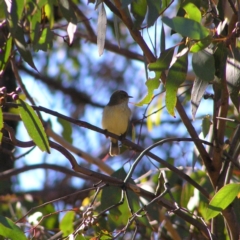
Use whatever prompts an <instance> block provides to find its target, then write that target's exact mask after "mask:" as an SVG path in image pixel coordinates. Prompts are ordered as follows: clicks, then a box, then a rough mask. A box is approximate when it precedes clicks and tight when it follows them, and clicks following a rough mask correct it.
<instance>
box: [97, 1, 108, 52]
mask: <svg viewBox="0 0 240 240" xmlns="http://www.w3.org/2000/svg"><path fill="white" fill-rule="evenodd" d="M106 29H107V16H106V11H105V7H104V4H103V3H101V4H100V5H99V13H98V23H97V46H98V54H99V56H101V55H102V54H103V50H104V45H105V38H106Z"/></svg>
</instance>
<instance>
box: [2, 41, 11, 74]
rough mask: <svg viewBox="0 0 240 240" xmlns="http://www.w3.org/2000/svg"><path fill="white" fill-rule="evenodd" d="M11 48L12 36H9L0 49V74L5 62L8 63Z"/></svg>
mask: <svg viewBox="0 0 240 240" xmlns="http://www.w3.org/2000/svg"><path fill="white" fill-rule="evenodd" d="M11 50H12V37H9V38H8V40H7V41H6V44H5V45H4V46H3V47H2V49H1V51H2V52H1V54H0V75H1V74H2V72H3V71H4V69H5V67H6V64H7V63H8V60H9V57H10V55H11Z"/></svg>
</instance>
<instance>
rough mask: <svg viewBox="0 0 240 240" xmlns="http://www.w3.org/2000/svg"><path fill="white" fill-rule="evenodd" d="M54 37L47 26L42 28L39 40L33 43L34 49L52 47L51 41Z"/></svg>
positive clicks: (44, 49)
mask: <svg viewBox="0 0 240 240" xmlns="http://www.w3.org/2000/svg"><path fill="white" fill-rule="evenodd" d="M53 38H54V34H53V32H52V31H51V29H50V28H49V27H47V28H44V29H43V31H42V33H41V37H40V38H39V41H38V42H37V43H36V44H34V45H33V48H34V51H38V50H42V51H45V52H46V51H47V50H48V49H51V48H52V41H53Z"/></svg>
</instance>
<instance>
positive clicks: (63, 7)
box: [58, 0, 77, 24]
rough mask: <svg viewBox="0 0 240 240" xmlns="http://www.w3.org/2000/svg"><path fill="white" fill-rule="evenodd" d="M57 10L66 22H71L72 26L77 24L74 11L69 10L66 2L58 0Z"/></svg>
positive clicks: (69, 6) (69, 7)
mask: <svg viewBox="0 0 240 240" xmlns="http://www.w3.org/2000/svg"><path fill="white" fill-rule="evenodd" d="M58 2H59V8H60V11H61V13H62V15H63V17H64V18H66V19H67V21H68V22H72V23H74V24H76V23H77V17H76V15H75V12H74V10H73V9H72V8H71V5H70V4H69V2H68V1H66V0H58Z"/></svg>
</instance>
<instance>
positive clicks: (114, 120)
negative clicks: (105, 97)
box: [102, 90, 131, 156]
mask: <svg viewBox="0 0 240 240" xmlns="http://www.w3.org/2000/svg"><path fill="white" fill-rule="evenodd" d="M129 98H131V96H129V95H128V94H127V93H126V92H125V91H122V90H118V91H115V92H114V93H113V94H112V96H111V98H110V100H109V103H108V104H107V106H106V107H105V108H104V110H103V116H102V127H103V129H106V130H107V131H108V132H111V133H114V134H116V135H119V136H121V135H124V134H126V132H127V129H128V126H129V120H130V116H131V110H130V108H129V107H128V100H129ZM109 154H110V155H111V156H116V155H119V147H118V140H117V139H114V138H111V145H110V149H109Z"/></svg>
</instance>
